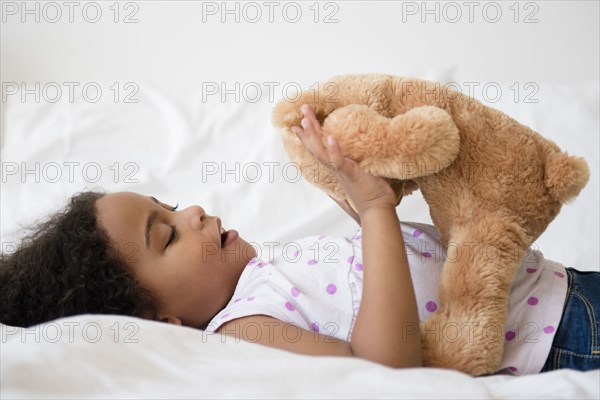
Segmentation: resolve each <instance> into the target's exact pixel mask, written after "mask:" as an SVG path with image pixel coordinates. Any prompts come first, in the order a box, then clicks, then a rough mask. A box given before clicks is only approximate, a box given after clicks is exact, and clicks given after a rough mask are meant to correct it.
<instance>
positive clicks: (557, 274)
mask: <svg viewBox="0 0 600 400" xmlns="http://www.w3.org/2000/svg"><path fill="white" fill-rule="evenodd" d="M554 275H556V276H558V277H559V278H564V277H565V274H563V273H562V272H558V271H556V272H555V273H554Z"/></svg>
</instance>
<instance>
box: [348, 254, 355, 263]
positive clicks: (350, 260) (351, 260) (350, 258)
mask: <svg viewBox="0 0 600 400" xmlns="http://www.w3.org/2000/svg"><path fill="white" fill-rule="evenodd" d="M348 262H349V263H350V264H352V263H353V262H354V256H350V257H348Z"/></svg>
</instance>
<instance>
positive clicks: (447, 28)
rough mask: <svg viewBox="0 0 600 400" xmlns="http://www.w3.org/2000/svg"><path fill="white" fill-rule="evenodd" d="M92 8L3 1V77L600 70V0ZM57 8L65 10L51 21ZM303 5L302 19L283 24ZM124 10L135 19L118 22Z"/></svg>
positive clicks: (589, 73) (174, 84)
mask: <svg viewBox="0 0 600 400" xmlns="http://www.w3.org/2000/svg"><path fill="white" fill-rule="evenodd" d="M87 3H88V2H78V4H79V5H78V6H76V7H74V8H73V21H74V22H73V23H70V22H69V8H68V7H67V6H64V5H63V3H62V2H57V3H55V4H59V6H60V7H58V8H57V7H50V6H45V5H44V3H43V2H41V3H40V2H37V4H38V9H39V12H38V15H39V19H40V22H39V23H36V22H35V20H34V19H35V17H36V15H35V14H25V15H23V7H22V6H21V4H22V3H21V2H3V23H2V42H1V44H2V50H1V56H2V60H1V67H2V80H3V81H17V82H21V81H42V82H44V81H46V82H47V81H57V82H61V81H85V80H92V79H99V78H110V79H117V80H120V81H125V80H134V81H135V80H144V81H148V82H151V83H153V84H155V85H156V86H157V87H164V88H167V89H169V90H171V91H172V92H173V93H174V94H176V93H177V91H178V90H180V89H184V88H187V87H189V85H190V84H198V83H200V82H203V81H219V82H220V81H240V82H246V81H250V82H252V81H254V82H270V81H277V82H287V81H318V80H320V79H324V78H326V77H329V76H331V75H335V74H340V73H356V72H384V73H392V74H398V75H410V74H423V73H424V72H425V71H430V70H436V71H439V70H443V71H447V70H452V71H454V74H453V76H452V78H453V79H457V80H459V81H480V82H486V81H506V82H513V81H517V82H527V81H547V82H562V83H574V82H582V81H587V80H591V79H597V77H598V71H599V70H600V65H599V59H598V58H599V55H598V54H599V53H598V48H599V47H600V43H599V37H600V33H599V28H598V27H599V24H598V19H599V5H598V1H520V2H517V1H497V2H472V3H473V5H472V6H469V2H466V1H465V2H463V1H458V2H435V1H429V2H421V1H418V2H417V1H415V2H407V1H334V2H318V3H317V2H314V1H299V2H292V3H293V4H292V5H289V3H290V2H273V3H274V5H273V6H272V7H273V8H272V10H273V13H272V20H273V22H269V6H268V5H267V3H268V2H250V3H251V5H248V2H225V3H224V2H221V1H218V2H195V1H135V2H129V3H128V2H121V3H120V4H119V6H118V7H115V6H114V2H113V1H100V2H97V4H99V5H100V7H99V8H100V9H101V11H102V15H101V18H100V20H99V21H98V22H97V23H89V22H86V20H85V19H84V17H87V18H88V19H90V20H93V19H94V18H95V15H96V8H95V7H92V6H89V5H88V6H87V8H86V9H85V10H86V12H84V7H85V6H86V4H87ZM35 4H36V2H30V3H27V5H26V7H28V8H29V9H31V10H34V9H35ZM126 4H127V5H126ZM286 4H287V6H286ZM15 6H16V7H17V8H18V10H15V11H16V14H14V15H13V14H12V13H13V12H15V11H13V9H14V8H15ZM111 7H112V8H111ZM285 7H287V8H285ZM116 8H118V9H119V11H120V12H119V16H118V19H119V21H120V22H118V23H114V17H115V9H116ZM215 8H216V10H214V9H215ZM57 9H58V10H60V12H61V14H62V17H61V18H60V19H59V20H58V22H56V23H50V22H48V21H47V20H53V19H55V18H56V17H55V16H56V15H57V14H56V10H57ZM225 9H229V10H236V9H237V10H238V11H237V12H234V13H232V14H226V13H225V12H224V10H225ZM298 9H299V10H300V11H301V16H300V18H299V19H298V21H297V22H294V23H292V22H288V21H293V20H294V19H295V15H296V14H295V13H296V10H298ZM317 9H318V10H319V13H318V16H316V14H315V10H317ZM284 10H286V11H284ZM427 10H433V12H432V13H426V11H427ZM436 10H437V11H436ZM44 11H45V12H44ZM498 11H499V12H500V14H499V15H498V14H497V12H498ZM212 12H216V13H215V14H212ZM257 12H260V15H261V16H260V17H259V18H256V16H257V15H258V14H257ZM131 13H133V14H132V18H134V19H137V20H138V21H139V22H137V23H123V22H122V21H123V20H124V19H125V17H126V16H127V15H130V14H131ZM22 18H25V22H24V23H23V22H22ZM222 18H225V22H222V21H221V19H222ZM236 18H238V19H239V22H236ZM315 18H316V19H317V21H318V22H316V23H315V22H314V20H315ZM255 19H256V20H257V22H254V23H253V22H252V21H253V20H255ZM286 19H287V20H286ZM436 19H437V20H438V21H437V22H436ZM203 20H204V21H205V22H204V21H203ZM326 20H327V21H328V22H329V23H326V22H325V21H326ZM423 20H424V22H422V21H423ZM470 20H472V22H471V21H470ZM496 20H497V22H488V21H496ZM515 20H516V22H515ZM4 21H6V22H4Z"/></svg>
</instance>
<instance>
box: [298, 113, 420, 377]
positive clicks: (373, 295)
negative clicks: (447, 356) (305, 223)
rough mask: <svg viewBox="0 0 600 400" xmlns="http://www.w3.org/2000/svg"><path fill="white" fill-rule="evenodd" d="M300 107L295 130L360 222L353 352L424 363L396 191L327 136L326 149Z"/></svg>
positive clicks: (393, 362)
mask: <svg viewBox="0 0 600 400" xmlns="http://www.w3.org/2000/svg"><path fill="white" fill-rule="evenodd" d="M303 112H304V115H305V118H304V119H303V120H302V127H303V128H304V129H300V128H297V127H294V128H293V130H294V131H295V132H296V134H297V135H298V137H299V138H300V139H301V140H302V142H303V144H304V145H305V146H306V147H307V148H308V150H309V151H310V152H311V153H312V155H313V156H315V157H316V158H317V159H318V160H319V161H320V162H321V163H323V164H328V163H331V162H333V165H335V166H336V177H337V179H338V181H339V183H340V185H341V186H342V188H343V189H344V192H345V193H346V194H347V195H348V196H349V197H350V199H351V200H352V202H353V203H354V205H355V207H356V211H357V213H358V215H359V220H360V222H361V223H362V249H363V265H364V269H363V274H364V278H363V295H362V300H361V304H360V308H359V311H358V315H357V317H356V322H355V325H354V328H353V333H352V342H351V348H352V352H353V354H355V355H356V356H358V357H361V358H365V359H368V360H372V361H376V362H379V363H381V364H385V365H388V366H393V367H398V368H400V367H416V366H422V365H423V361H422V354H421V335H420V331H419V314H418V312H417V301H416V298H415V293H414V288H413V284H412V279H411V276H410V270H409V268H408V262H407V257H406V250H405V249H404V240H403V238H402V232H401V230H400V221H399V220H398V216H397V215H396V204H397V201H398V199H397V197H396V193H395V192H394V190H393V189H392V187H391V186H390V185H389V184H388V183H387V182H386V181H385V180H384V179H383V178H381V177H375V176H373V175H371V174H368V173H366V172H364V171H362V170H361V169H360V168H359V166H358V164H357V163H356V162H355V161H354V160H351V159H349V158H346V157H344V156H343V154H342V152H341V149H340V148H339V145H338V143H337V141H335V139H334V138H333V137H329V138H327V148H325V146H324V145H323V141H322V135H321V127H320V125H319V122H318V120H317V118H316V116H315V114H314V112H313V110H311V109H310V107H308V106H304V107H303Z"/></svg>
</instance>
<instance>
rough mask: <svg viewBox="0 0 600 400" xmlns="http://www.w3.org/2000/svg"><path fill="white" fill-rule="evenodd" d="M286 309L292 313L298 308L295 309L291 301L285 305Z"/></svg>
mask: <svg viewBox="0 0 600 400" xmlns="http://www.w3.org/2000/svg"><path fill="white" fill-rule="evenodd" d="M285 308H287V309H288V310H290V311H294V310H295V309H296V307H294V305H293V304H292V303H290V302H289V301H288V302H286V303H285Z"/></svg>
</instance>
